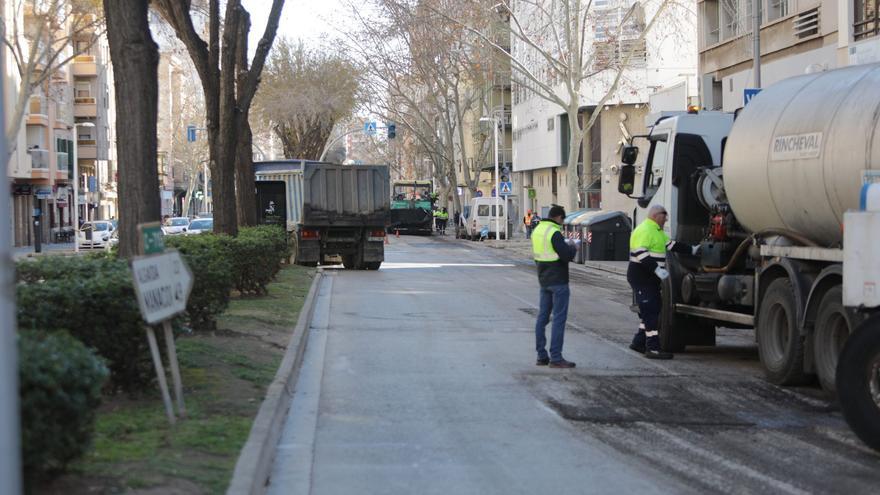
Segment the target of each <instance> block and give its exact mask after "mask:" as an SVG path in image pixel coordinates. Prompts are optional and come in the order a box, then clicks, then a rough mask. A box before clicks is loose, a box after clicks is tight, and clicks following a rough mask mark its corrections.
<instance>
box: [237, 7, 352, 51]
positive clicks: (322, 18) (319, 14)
mask: <svg viewBox="0 0 880 495" xmlns="http://www.w3.org/2000/svg"><path fill="white" fill-rule="evenodd" d="M242 3H243V4H244V6H245V8H246V9H247V10H248V12H250V13H251V33H250V38H249V41H248V45H249V47H250V49H251V52H252V53H253V51H254V50H255V49H256V46H257V42H258V41H259V40H260V37H261V36H262V35H263V30H264V29H265V28H266V19H267V18H268V16H269V9H270V8H271V7H272V1H271V0H242ZM346 11H347V9H346V7H345V4H344V2H343V1H342V0H287V1H286V2H284V10H283V11H282V12H281V22H280V23H279V25H278V36H284V37H286V38H290V39H302V40H303V41H305V42H306V43H307V44H309V45H312V46H319V45H321V44H323V43H324V42H326V41H327V40H328V39H332V38H335V37H337V36H338V34H336V31H337V30H338V26H340V25H341V24H342V23H344V22H345V19H347V18H348V17H349V16H348V15H347V14H346Z"/></svg>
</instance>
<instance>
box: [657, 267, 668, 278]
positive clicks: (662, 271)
mask: <svg viewBox="0 0 880 495" xmlns="http://www.w3.org/2000/svg"><path fill="white" fill-rule="evenodd" d="M654 274H655V275H657V277H659V278H660V280H666V279H667V278H669V272H668V271H666V269H665V268H660V267H659V266H658V267H657V268H655V269H654Z"/></svg>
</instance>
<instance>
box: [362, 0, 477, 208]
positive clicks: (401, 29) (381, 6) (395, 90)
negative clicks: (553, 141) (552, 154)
mask: <svg viewBox="0 0 880 495" xmlns="http://www.w3.org/2000/svg"><path fill="white" fill-rule="evenodd" d="M374 7H375V8H376V9H377V10H378V11H379V12H380V14H379V15H373V16H371V17H366V16H365V15H363V14H361V12H360V11H359V10H358V8H357V7H355V6H353V7H352V8H353V11H354V12H355V14H356V18H357V19H358V20H359V21H360V24H361V29H360V30H359V31H357V32H356V33H355V34H352V35H351V36H350V40H351V41H350V43H349V50H351V51H353V52H354V53H356V54H357V55H358V58H359V59H360V60H361V61H362V63H363V65H364V72H365V74H366V77H365V86H366V87H368V88H369V90H370V92H371V93H372V94H373V95H374V96H373V97H372V98H370V99H368V100H367V101H368V103H369V104H368V108H369V110H370V111H371V112H372V113H374V114H377V115H380V116H382V117H384V118H386V119H388V120H392V121H395V122H397V123H399V125H400V127H401V128H402V129H403V130H405V131H406V132H407V133H408V134H409V135H410V137H411V138H412V139H413V141H414V142H416V143H417V144H418V145H417V151H418V152H419V153H421V154H423V156H424V158H425V159H427V160H429V161H430V162H431V163H432V164H433V167H432V171H433V175H434V179H435V180H436V183H438V184H439V185H440V192H441V195H442V197H443V198H444V199H442V201H443V202H444V203H445V197H446V196H447V193H448V192H449V190H451V189H452V188H455V187H457V186H459V185H465V186H466V188H467V189H468V190H469V191H470V192H471V193H473V192H475V191H476V187H477V184H478V183H479V171H480V169H481V168H482V167H480V165H479V164H480V163H481V162H482V161H483V160H484V159H485V157H486V151H488V146H486V143H487V140H486V136H485V135H481V137H480V139H479V144H478V146H477V148H478V151H477V155H478V156H477V157H476V158H479V160H472V159H471V158H474V157H470V156H468V155H469V154H468V148H469V146H468V141H469V140H470V139H472V136H469V135H467V132H466V129H470V128H471V127H472V124H473V123H474V122H475V121H476V120H477V119H478V118H479V116H480V115H482V114H483V112H484V110H485V107H486V104H487V101H486V96H487V95H486V93H485V91H483V88H484V86H485V77H486V74H485V70H484V69H483V67H484V66H485V63H486V60H485V58H482V57H485V55H486V51H485V50H483V51H482V52H481V51H479V50H475V49H473V48H472V47H470V46H468V45H466V44H464V43H462V40H461V38H462V35H467V34H468V33H467V32H466V31H465V30H463V29H461V27H460V26H459V25H458V24H457V23H455V22H452V21H451V20H450V19H449V14H448V13H447V15H445V16H444V15H438V14H437V13H436V12H435V9H438V8H440V7H443V8H448V9H450V10H453V9H454V10H455V12H457V13H461V12H462V11H463V10H466V8H467V4H460V3H458V4H455V5H453V4H442V3H441V2H436V1H434V2H419V3H418V4H412V3H407V2H405V1H398V0H375V5H374ZM377 19H381V20H382V21H383V22H384V23H382V22H379V21H378V20H377ZM490 53H491V52H490ZM473 163H475V164H476V167H475V170H472V169H471V164H473ZM453 201H454V203H455V205H454V206H455V208H456V209H457V210H460V208H461V204H460V198H459V197H458V195H457V194H456V195H453Z"/></svg>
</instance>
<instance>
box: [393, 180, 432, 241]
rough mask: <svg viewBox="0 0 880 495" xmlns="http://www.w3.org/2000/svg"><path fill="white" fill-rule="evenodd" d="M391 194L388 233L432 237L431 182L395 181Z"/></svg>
mask: <svg viewBox="0 0 880 495" xmlns="http://www.w3.org/2000/svg"><path fill="white" fill-rule="evenodd" d="M391 194H392V197H391V213H390V215H389V219H388V232H395V233H396V232H402V233H412V234H427V235H430V234H431V232H432V231H433V225H434V194H433V186H432V183H431V181H429V180H411V181H395V182H394V184H393V185H392V193H391Z"/></svg>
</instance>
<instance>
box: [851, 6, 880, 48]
mask: <svg viewBox="0 0 880 495" xmlns="http://www.w3.org/2000/svg"><path fill="white" fill-rule="evenodd" d="M878 7H880V0H854V3H853V11H854V12H853V37H854V38H855V39H856V40H857V41H858V40H863V39H865V38H870V37H871V36H876V35H877V33H878V32H880V30H878V28H880V23H878V19H877V10H878Z"/></svg>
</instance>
